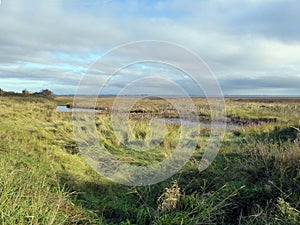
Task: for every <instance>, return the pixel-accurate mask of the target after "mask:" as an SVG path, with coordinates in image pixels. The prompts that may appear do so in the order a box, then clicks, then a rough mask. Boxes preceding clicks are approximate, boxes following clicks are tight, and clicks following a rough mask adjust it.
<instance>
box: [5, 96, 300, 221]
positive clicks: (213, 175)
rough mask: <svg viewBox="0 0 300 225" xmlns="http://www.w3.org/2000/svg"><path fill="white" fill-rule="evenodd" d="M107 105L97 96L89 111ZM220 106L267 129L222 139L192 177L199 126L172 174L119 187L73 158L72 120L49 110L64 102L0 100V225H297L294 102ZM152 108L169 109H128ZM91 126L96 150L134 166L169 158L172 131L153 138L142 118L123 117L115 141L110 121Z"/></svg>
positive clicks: (299, 177) (299, 148)
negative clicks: (125, 128) (124, 127)
mask: <svg viewBox="0 0 300 225" xmlns="http://www.w3.org/2000/svg"><path fill="white" fill-rule="evenodd" d="M193 100H194V101H195V103H196V105H197V110H198V111H197V113H198V114H199V115H201V116H203V115H205V116H208V115H209V106H208V104H207V102H206V101H205V100H203V99H193ZM112 101H113V99H110V98H105V99H104V100H103V99H100V100H99V101H98V102H97V107H99V108H100V107H103V108H105V107H110V106H111V105H112ZM226 101H227V108H228V109H227V111H228V115H232V116H235V117H240V118H245V119H247V118H248V119H249V118H256V119H259V118H276V122H273V123H261V124H252V125H249V126H247V127H245V128H243V129H242V130H240V131H232V132H227V134H226V136H225V139H224V142H223V145H222V148H221V150H220V153H219V154H218V156H217V157H216V159H215V160H214V162H213V163H212V165H211V166H210V167H209V168H208V169H207V170H205V171H203V172H201V173H200V172H199V171H198V161H199V160H200V159H201V157H202V154H203V149H204V147H205V144H206V142H207V138H208V137H209V133H210V130H209V129H206V128H205V129H201V132H200V136H199V137H198V145H197V149H196V152H195V154H194V155H193V157H192V158H191V159H190V161H189V162H188V163H187V164H186V165H185V167H184V168H182V169H181V170H180V172H179V173H178V174H176V175H174V176H173V177H172V178H170V179H168V180H166V181H164V182H161V183H159V184H155V185H151V186H147V187H127V186H122V185H118V184H115V183H112V182H110V181H108V180H107V179H105V178H103V177H102V176H101V175H99V174H97V173H96V172H95V171H94V170H93V169H92V168H91V167H90V166H89V165H87V163H86V162H85V160H84V159H83V158H82V152H80V149H79V148H78V146H77V142H76V141H75V137H74V133H73V123H72V117H71V115H70V114H68V113H62V112H56V111H55V107H56V105H57V104H63V103H66V104H67V103H69V102H72V100H71V99H70V98H63V99H58V100H57V99H51V98H42V97H35V98H31V97H19V96H17V97H2V98H1V99H0V116H1V117H0V122H1V126H0V156H1V157H0V169H1V173H0V224H123V225H124V224H258V225H259V224H282V225H284V224H299V219H300V216H299V210H300V200H299V199H300V195H299V189H300V172H299V171H300V167H299V165H300V144H299V143H300V140H299V137H300V135H299V130H298V129H299V127H300V124H299V115H300V106H299V102H289V103H285V102H278V103H277V102H253V101H251V102H250V101H248V102H247V101H246V102H245V101H243V102H241V101H233V100H226ZM151 104H153V105H155V107H154V109H156V108H157V110H158V111H157V112H161V111H160V110H161V109H162V108H165V109H167V108H168V106H166V105H164V104H165V102H163V101H162V100H157V99H146V100H145V101H144V102H141V103H138V104H137V105H136V106H135V107H136V110H143V111H150V110H151V109H152V110H153V108H152V106H151ZM164 112H167V110H165V111H164ZM169 113H171V114H173V112H172V111H171V110H170V111H169ZM82 120H84V118H82ZM83 122H84V121H83ZM95 122H96V124H95V126H96V128H97V138H99V139H100V140H101V142H100V144H101V145H102V146H105V147H106V148H107V149H108V150H109V151H110V152H111V153H113V154H114V155H115V156H116V157H117V158H118V159H119V160H122V161H123V162H128V163H131V164H133V165H149V164H151V163H153V162H159V161H161V160H162V159H164V158H166V157H168V156H169V155H170V154H172V151H173V148H174V147H175V146H176V145H177V143H178V139H179V138H180V135H181V132H180V127H179V126H178V125H167V126H166V132H165V131H164V130H162V131H161V132H162V133H164V132H165V134H166V135H165V137H164V138H163V139H162V138H160V135H158V134H154V135H157V136H155V138H153V134H152V133H151V130H150V129H149V126H148V124H149V121H146V120H131V121H130V126H131V129H132V133H131V134H129V135H128V134H126V133H122V132H120V137H118V136H117V135H116V134H115V133H114V132H113V130H112V125H111V122H110V118H109V115H107V114H99V115H97V116H96V121H95ZM82 134H83V135H88V134H87V133H86V131H85V130H84V129H83V130H82ZM127 144H129V146H130V144H131V146H133V147H134V149H131V148H129V147H128V145H127ZM145 148H150V149H151V150H150V151H143V150H145ZM137 150H138V151H137Z"/></svg>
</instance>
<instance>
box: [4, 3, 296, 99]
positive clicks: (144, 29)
mask: <svg viewBox="0 0 300 225" xmlns="http://www.w3.org/2000/svg"><path fill="white" fill-rule="evenodd" d="M67 2H68V1H67ZM129 2H130V4H129V3H128V2H127V1H125V2H124V3H122V2H121V1H120V2H119V1H111V2H108V3H107V4H104V2H101V1H99V2H97V4H95V5H94V8H95V9H94V10H85V9H84V7H87V6H84V4H83V3H82V2H81V3H80V2H79V1H73V3H72V2H71V1H70V2H69V6H68V4H66V3H64V1H62V0H52V1H37V0H29V1H22V0H11V1H4V2H3V3H2V5H1V6H0V32H1V35H0V52H1V54H0V80H1V79H2V80H3V81H6V82H7V79H15V78H16V79H19V80H20V81H21V80H22V79H24V80H32V81H37V82H38V81H46V82H48V83H49V85H53V86H52V87H53V89H54V91H56V92H58V93H60V94H62V93H64V92H67V93H68V92H69V91H67V89H68V90H72V91H73V90H75V88H76V85H77V84H78V82H79V80H80V76H81V75H82V73H83V72H84V71H82V70H81V69H80V70H79V71H78V70H76V68H77V67H79V68H88V67H89V66H90V65H91V63H92V62H93V59H91V58H89V57H88V55H89V54H99V55H102V54H103V53H104V52H105V51H107V50H108V49H110V48H112V47H114V46H116V45H119V44H122V43H125V42H128V41H135V40H142V39H158V40H165V41H171V42H175V43H178V44H181V45H183V46H186V47H188V48H190V49H191V50H193V51H194V52H195V53H197V54H198V55H199V56H201V57H202V58H203V59H204V60H205V61H206V62H207V63H208V65H209V66H210V67H211V68H212V70H213V72H215V74H216V75H217V77H219V81H220V83H221V85H222V87H223V89H224V91H225V93H226V92H227V93H231V92H232V91H231V90H233V89H234V90H235V92H237V93H241V94H243V90H245V89H247V90H253V92H254V93H255V90H258V91H259V92H261V94H263V87H266V88H270V89H272V87H273V90H274V94H276V93H278V94H284V92H286V89H288V88H290V89H291V90H292V92H293V93H294V92H295V93H298V94H300V91H299V90H300V88H298V90H297V87H299V86H298V84H299V82H298V83H297V82H287V81H286V79H287V78H286V77H290V78H291V80H297V81H298V78H299V74H300V29H298V27H299V22H300V14H299V13H298V12H299V10H300V2H299V1H296V0H288V1H276V0H266V1H258V0H248V1H238V0H233V1H223V0H211V1H193V0H186V1H181V0H168V1H158V2H157V3H148V4H152V8H151V9H152V10H153V14H150V15H147V16H146V15H143V13H139V11H145V8H146V7H147V4H146V3H145V2H142V1H129ZM127 3H128V5H127V8H126V7H125V6H126V4H127ZM143 7H144V9H143ZM122 10H123V11H124V12H123V13H122ZM126 10H127V11H128V12H130V13H131V14H130V15H129V14H128V15H127V14H126V13H128V12H126ZM163 12H168V13H167V14H166V15H164V13H163ZM118 13H120V14H121V15H119V16H118ZM155 13H156V14H155ZM126 15H127V16H126ZM157 51H159V49H157ZM61 53H63V54H65V55H67V56H69V57H60V56H59V54H61ZM170 54H171V53H170ZM75 57H76V58H79V60H76V59H75ZM173 57H174V60H175V61H176V56H175V55H174V56H173ZM80 58H81V59H80ZM178 60H182V59H181V58H180V56H178ZM27 62H33V63H39V64H42V65H46V67H45V68H39V67H33V66H31V67H30V66H29V67H28V66H27V67H26V66H25V67H24V66H23V65H24V63H25V64H26V63H27ZM112 63H113V61H112ZM61 64H65V65H67V66H66V67H59V68H57V65H61ZM107 66H109V65H107ZM100 70H101V68H99V71H94V75H99V76H102V77H104V76H107V74H103V73H101V71H100ZM123 72H124V73H125V72H126V74H127V76H130V74H131V73H132V74H136V71H132V72H130V70H129V71H123ZM134 72H135V73H134ZM243 76H244V77H245V78H241V77H243ZM120 77H121V78H120V80H117V81H115V83H114V85H115V86H116V87H118V85H119V86H120V85H123V83H124V82H127V81H128V79H124V78H122V76H120ZM171 77H173V75H172V74H171V73H170V78H171ZM173 80H177V82H178V83H180V84H182V85H183V86H185V87H187V89H188V90H189V91H190V92H191V93H193V92H197V90H196V88H195V87H194V86H193V85H192V84H191V83H188V82H187V80H185V79H178V78H176V77H175V76H174V77H173ZM275 81H276V82H275ZM118 82H119V84H118ZM55 85H57V86H55ZM63 85H66V87H67V88H65V89H64V88H62V87H63ZM161 86H163V85H161ZM50 88H51V87H50ZM154 89H155V87H154V86H153V90H154ZM155 90H156V89H155ZM72 91H70V92H72Z"/></svg>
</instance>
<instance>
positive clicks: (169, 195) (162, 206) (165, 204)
mask: <svg viewBox="0 0 300 225" xmlns="http://www.w3.org/2000/svg"><path fill="white" fill-rule="evenodd" d="M180 196H181V193H180V188H179V186H178V183H177V181H173V182H172V186H171V187H170V188H165V192H164V193H163V194H162V195H161V196H160V197H159V198H158V200H157V202H158V203H159V206H158V210H159V211H162V212H171V211H173V210H175V209H176V207H177V203H178V201H179V199H180Z"/></svg>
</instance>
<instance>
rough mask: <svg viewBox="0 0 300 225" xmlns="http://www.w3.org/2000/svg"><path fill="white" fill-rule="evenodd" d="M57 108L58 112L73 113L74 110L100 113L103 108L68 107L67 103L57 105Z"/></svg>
mask: <svg viewBox="0 0 300 225" xmlns="http://www.w3.org/2000/svg"><path fill="white" fill-rule="evenodd" d="M56 110H57V111H58V112H68V113H73V112H75V113H76V112H78V113H100V112H101V110H97V109H83V108H68V107H67V106H65V105H59V106H57V107H56Z"/></svg>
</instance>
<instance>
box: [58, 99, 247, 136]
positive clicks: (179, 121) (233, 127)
mask: <svg viewBox="0 0 300 225" xmlns="http://www.w3.org/2000/svg"><path fill="white" fill-rule="evenodd" d="M56 110H57V111H58V112H67V113H73V112H75V113H76V112H77V113H101V112H102V111H101V110H96V109H84V108H73V109H72V108H68V107H67V106H64V105H59V106H57V107H56ZM155 120H156V121H158V122H161V123H169V124H178V125H185V126H189V127H197V126H200V127H203V128H208V129H210V128H211V124H210V123H200V122H196V121H190V120H186V119H180V118H156V119H155ZM214 128H215V129H222V128H224V124H223V123H215V124H214ZM241 129H242V126H238V125H233V124H226V130H228V131H233V130H241Z"/></svg>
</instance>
